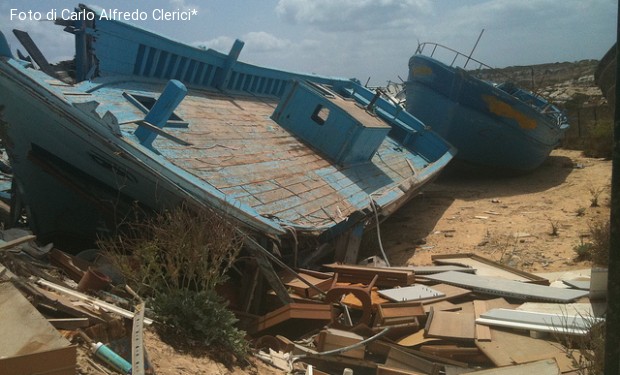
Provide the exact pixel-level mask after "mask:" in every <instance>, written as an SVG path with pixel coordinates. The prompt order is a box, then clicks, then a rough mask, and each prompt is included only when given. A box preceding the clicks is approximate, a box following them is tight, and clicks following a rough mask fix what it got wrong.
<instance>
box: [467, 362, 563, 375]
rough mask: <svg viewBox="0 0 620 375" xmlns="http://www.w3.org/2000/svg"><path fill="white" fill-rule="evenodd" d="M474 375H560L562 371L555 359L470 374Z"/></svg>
mask: <svg viewBox="0 0 620 375" xmlns="http://www.w3.org/2000/svg"><path fill="white" fill-rule="evenodd" d="M469 374H474V375H522V374H535V375H560V374H561V371H560V368H559V366H558V363H557V362H556V361H555V359H543V360H540V361H536V362H530V363H525V364H522V365H514V366H505V367H498V368H492V369H487V370H480V371H474V372H469Z"/></svg>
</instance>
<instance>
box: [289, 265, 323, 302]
mask: <svg viewBox="0 0 620 375" xmlns="http://www.w3.org/2000/svg"><path fill="white" fill-rule="evenodd" d="M280 278H281V279H282V282H283V283H284V285H285V286H286V287H287V288H290V289H291V290H293V291H294V292H295V293H296V294H298V295H299V296H301V297H306V298H311V297H314V296H316V295H318V294H319V291H322V292H323V293H322V294H325V292H327V291H328V290H329V288H330V287H331V285H332V277H328V278H318V277H316V276H314V275H312V274H309V273H306V272H304V271H300V272H299V273H298V274H297V275H292V274H289V273H285V274H284V275H281V276H280ZM302 279H303V280H302ZM307 283H310V284H312V285H314V288H312V287H310V286H308V284H307ZM317 289H318V290H319V291H317Z"/></svg>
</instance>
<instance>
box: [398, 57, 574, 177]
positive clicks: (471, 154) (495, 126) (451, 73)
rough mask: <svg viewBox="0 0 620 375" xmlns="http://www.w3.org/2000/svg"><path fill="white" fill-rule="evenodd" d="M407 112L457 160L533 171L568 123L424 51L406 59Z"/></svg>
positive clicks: (490, 166)
mask: <svg viewBox="0 0 620 375" xmlns="http://www.w3.org/2000/svg"><path fill="white" fill-rule="evenodd" d="M406 95H407V104H406V106H407V111H408V112H410V113H411V114H413V115H414V116H416V117H417V118H419V119H420V120H421V121H423V122H424V123H425V124H427V125H428V126H430V127H431V128H432V129H433V130H434V131H436V132H437V133H439V134H440V135H441V136H442V137H444V138H445V139H446V140H448V141H449V142H450V143H451V144H452V145H454V146H455V147H456V148H457V150H458V155H457V158H458V159H460V160H462V161H465V162H467V163H469V164H473V165H477V166H483V167H486V168H492V169H504V170H510V171H531V170H533V169H535V168H537V167H538V166H540V165H541V164H542V163H543V162H544V161H545V159H546V158H547V156H548V155H549V153H550V152H551V150H553V148H555V147H556V146H557V145H558V144H559V142H560V139H561V137H562V134H563V132H564V130H565V128H566V127H567V125H566V124H563V125H562V128H561V126H558V124H557V122H556V121H555V120H554V119H552V118H549V117H547V116H543V115H541V114H540V113H539V112H537V111H536V110H535V109H534V108H532V107H531V106H529V105H527V104H525V103H523V102H521V101H519V100H517V99H516V98H515V97H513V96H511V95H509V94H508V93H507V92H505V91H503V90H500V89H499V88H497V87H495V86H494V85H492V84H490V83H487V82H484V81H482V80H479V79H477V78H475V77H473V76H471V74H470V73H468V72H467V71H465V70H463V69H460V68H452V67H449V66H446V65H444V64H442V63H441V62H439V61H437V60H434V59H432V58H429V57H427V56H423V55H414V56H413V57H412V58H411V59H410V62H409V79H408V81H407V83H406Z"/></svg>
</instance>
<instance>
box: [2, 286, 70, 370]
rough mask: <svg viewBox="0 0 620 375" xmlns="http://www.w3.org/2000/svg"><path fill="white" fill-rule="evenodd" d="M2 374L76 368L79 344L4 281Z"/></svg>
mask: <svg viewBox="0 0 620 375" xmlns="http://www.w3.org/2000/svg"><path fill="white" fill-rule="evenodd" d="M0 322H2V324H0V375H14V374H34V373H40V374H43V373H45V374H48V373H53V374H58V375H65V374H66V375H73V374H75V371H76V348H75V346H72V345H71V343H70V342H69V341H68V340H67V339H65V338H64V337H62V336H61V335H60V334H59V333H58V331H57V330H56V329H55V328H54V327H53V326H52V325H51V324H50V323H48V322H47V321H46V320H45V318H44V317H43V316H42V315H41V314H40V313H39V312H38V311H37V310H36V309H35V308H34V306H32V304H31V303H30V302H29V301H28V300H27V299H26V298H25V297H24V296H23V295H22V294H21V293H20V292H19V291H18V290H17V289H16V288H15V287H14V286H13V284H12V283H10V282H4V283H0Z"/></svg>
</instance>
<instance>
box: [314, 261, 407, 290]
mask: <svg viewBox="0 0 620 375" xmlns="http://www.w3.org/2000/svg"><path fill="white" fill-rule="evenodd" d="M324 266H325V267H327V268H329V269H331V270H333V271H334V272H337V273H338V281H341V282H350V283H361V284H368V283H370V281H371V280H372V279H373V277H375V275H379V279H378V280H377V283H376V285H377V286H382V287H396V286H407V285H411V284H413V283H414V282H415V275H414V274H413V272H407V271H392V270H390V269H380V268H374V267H364V266H352V265H344V264H336V263H332V264H325V265H324Z"/></svg>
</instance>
